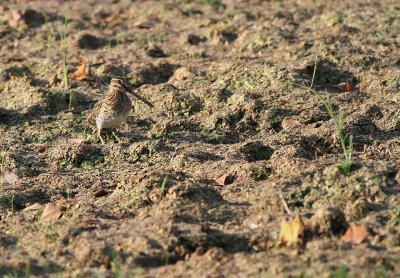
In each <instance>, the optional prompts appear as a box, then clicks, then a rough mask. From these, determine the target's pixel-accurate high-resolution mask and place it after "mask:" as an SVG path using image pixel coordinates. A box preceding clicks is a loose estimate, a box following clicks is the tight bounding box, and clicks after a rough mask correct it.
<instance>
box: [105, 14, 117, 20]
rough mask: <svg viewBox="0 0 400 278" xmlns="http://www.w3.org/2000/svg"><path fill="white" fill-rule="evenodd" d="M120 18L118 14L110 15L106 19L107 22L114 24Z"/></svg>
mask: <svg viewBox="0 0 400 278" xmlns="http://www.w3.org/2000/svg"><path fill="white" fill-rule="evenodd" d="M118 18H119V15H118V14H113V15H109V16H107V17H105V18H104V21H105V22H114V21H116V20H117V19H118Z"/></svg>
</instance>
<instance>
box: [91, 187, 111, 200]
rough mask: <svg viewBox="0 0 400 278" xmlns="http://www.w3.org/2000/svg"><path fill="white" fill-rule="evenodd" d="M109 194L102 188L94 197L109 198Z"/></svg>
mask: <svg viewBox="0 0 400 278" xmlns="http://www.w3.org/2000/svg"><path fill="white" fill-rule="evenodd" d="M107 194H108V192H107V190H105V189H103V188H100V189H99V190H97V191H96V192H95V193H94V194H93V195H94V197H96V198H98V197H103V196H107Z"/></svg>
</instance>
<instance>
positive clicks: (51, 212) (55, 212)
mask: <svg viewBox="0 0 400 278" xmlns="http://www.w3.org/2000/svg"><path fill="white" fill-rule="evenodd" d="M63 210H64V209H63V207H59V206H56V205H53V204H50V203H49V204H47V205H46V206H45V207H44V210H43V213H42V217H40V220H39V222H49V221H53V220H57V219H58V218H60V217H61V215H62V214H63Z"/></svg>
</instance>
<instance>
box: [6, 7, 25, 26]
mask: <svg viewBox="0 0 400 278" xmlns="http://www.w3.org/2000/svg"><path fill="white" fill-rule="evenodd" d="M24 13H25V12H24V11H22V12H21V11H12V13H11V16H10V19H9V21H8V24H9V25H10V27H12V28H14V29H19V30H24V29H26V28H28V24H27V23H26V19H25V17H24Z"/></svg>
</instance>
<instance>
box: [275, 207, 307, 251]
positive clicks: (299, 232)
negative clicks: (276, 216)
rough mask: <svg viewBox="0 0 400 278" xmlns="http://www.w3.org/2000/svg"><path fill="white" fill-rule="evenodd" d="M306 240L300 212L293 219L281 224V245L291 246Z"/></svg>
mask: <svg viewBox="0 0 400 278" xmlns="http://www.w3.org/2000/svg"><path fill="white" fill-rule="evenodd" d="M303 240H304V223H303V220H302V219H301V216H300V214H297V215H296V217H295V218H294V219H293V220H292V221H286V220H284V221H283V222H282V226H281V233H280V236H279V241H280V243H279V245H281V246H283V245H286V246H290V245H295V244H302V243H303Z"/></svg>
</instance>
